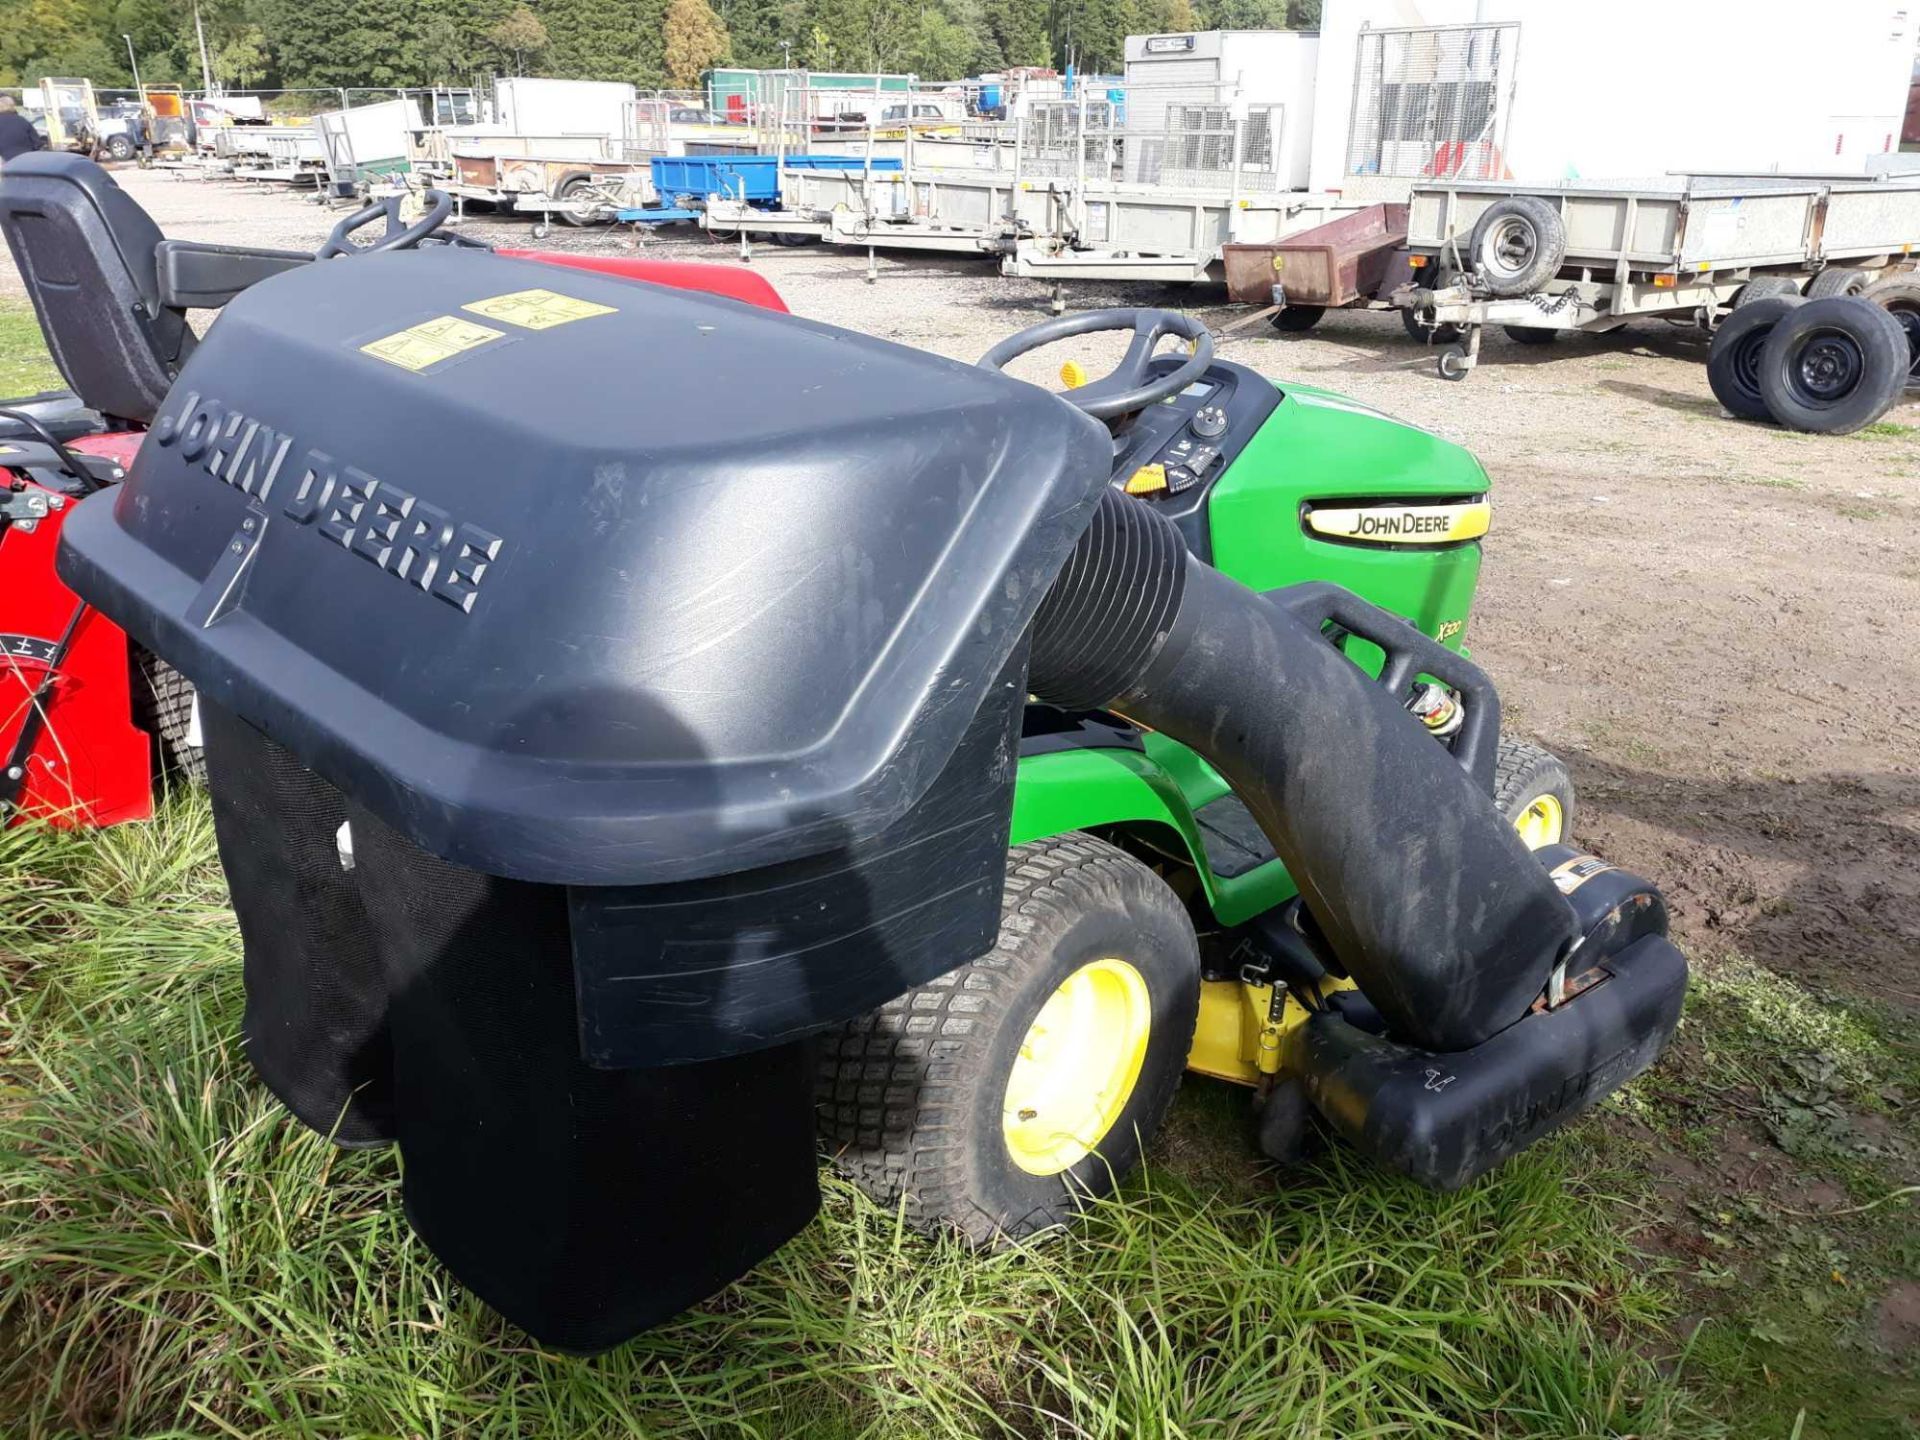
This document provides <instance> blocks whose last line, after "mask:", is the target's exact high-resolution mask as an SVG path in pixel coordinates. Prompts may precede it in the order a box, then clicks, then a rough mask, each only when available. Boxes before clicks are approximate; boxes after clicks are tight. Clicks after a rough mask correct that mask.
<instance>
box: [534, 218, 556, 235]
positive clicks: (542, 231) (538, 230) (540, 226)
mask: <svg viewBox="0 0 1920 1440" xmlns="http://www.w3.org/2000/svg"><path fill="white" fill-rule="evenodd" d="M552 233H553V227H552V226H551V225H549V224H547V222H546V221H544V220H536V221H534V222H533V238H534V239H536V240H544V239H546V238H547V236H549V235H551V234H552Z"/></svg>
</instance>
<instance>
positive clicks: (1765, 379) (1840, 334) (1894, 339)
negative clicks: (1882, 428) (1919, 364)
mask: <svg viewBox="0 0 1920 1440" xmlns="http://www.w3.org/2000/svg"><path fill="white" fill-rule="evenodd" d="M1911 365H1912V359H1911V357H1910V356H1909V354H1908V351H1907V332H1906V331H1905V330H1904V329H1903V328H1902V327H1901V325H1900V322H1899V321H1897V320H1895V319H1894V318H1893V316H1891V315H1890V314H1888V313H1887V312H1886V311H1885V310H1882V309H1881V308H1880V307H1879V306H1878V305H1876V304H1874V303H1873V302H1872V301H1870V300H1862V299H1859V298H1858V297H1855V296H1835V297H1833V298H1832V299H1828V300H1809V301H1807V303H1806V304H1804V305H1801V306H1799V307H1798V308H1797V309H1795V310H1794V312H1793V313H1792V314H1791V315H1788V316H1786V317H1785V318H1784V319H1782V320H1781V321H1780V322H1779V323H1778V324H1777V325H1775V326H1774V327H1773V334H1771V335H1769V336H1768V337H1767V344H1766V349H1764V350H1763V351H1761V354H1760V394H1761V396H1762V397H1763V398H1764V399H1765V400H1766V402H1767V409H1768V411H1769V412H1771V413H1772V415H1773V418H1774V419H1775V420H1777V421H1779V422H1780V423H1781V424H1782V425H1784V426H1786V427H1787V428H1788V429H1790V430H1805V431H1810V432H1812V433H1814V434H1819V435H1847V434H1850V433H1852V432H1853V431H1855V430H1858V429H1860V428H1861V427H1862V426H1864V425H1871V424H1872V423H1873V422H1874V421H1875V420H1878V419H1879V418H1880V417H1881V416H1882V415H1884V414H1886V413H1887V411H1888V410H1889V409H1891V408H1892V406H1893V402H1894V401H1895V400H1897V399H1899V398H1900V390H1901V387H1902V386H1904V385H1905V384H1906V381H1907V371H1908V369H1909V368H1910V367H1911Z"/></svg>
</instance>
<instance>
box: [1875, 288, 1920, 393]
mask: <svg viewBox="0 0 1920 1440" xmlns="http://www.w3.org/2000/svg"><path fill="white" fill-rule="evenodd" d="M1863 298H1865V299H1868V300H1871V301H1872V302H1873V303H1874V304H1876V305H1878V306H1879V307H1880V308H1881V309H1882V310H1884V311H1886V312H1887V313H1888V314H1889V315H1891V316H1893V318H1894V319H1895V320H1896V321H1897V322H1898V323H1899V325H1900V328H1901V329H1902V330H1903V331H1905V332H1906V336H1907V384H1909V385H1920V274H1915V273H1913V272H1911V271H1909V272H1908V273H1906V274H1904V275H1889V276H1888V277H1887V278H1886V279H1884V280H1877V281H1875V282H1874V283H1873V284H1872V285H1869V286H1868V287H1867V289H1866V290H1865V292H1864V295H1863Z"/></svg>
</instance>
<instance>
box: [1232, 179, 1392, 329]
mask: <svg viewBox="0 0 1920 1440" xmlns="http://www.w3.org/2000/svg"><path fill="white" fill-rule="evenodd" d="M1406 240H1407V207H1406V206H1405V205H1369V206H1367V207H1366V208H1365V209H1364V210H1355V211H1353V212H1352V213H1350V214H1347V215H1342V216H1341V217H1340V218H1339V219H1337V220H1329V221H1328V222H1327V223H1326V224H1324V225H1316V226H1314V227H1313V228H1312V229H1311V230H1302V231H1300V232H1299V233H1298V234H1297V235H1289V236H1288V237H1287V238H1286V239H1284V240H1273V241H1268V242H1267V243H1265V244H1259V245H1223V246H1221V247H1220V254H1221V258H1222V260H1223V261H1224V263H1225V267H1226V275H1227V294H1228V295H1229V296H1231V297H1232V298H1233V299H1235V300H1238V301H1240V302H1242V303H1244V304H1248V305H1259V306H1263V307H1271V308H1272V310H1273V312H1274V313H1273V323H1274V324H1275V325H1276V326H1277V327H1278V328H1280V329H1282V330H1307V329H1310V328H1312V326H1313V325H1314V324H1315V323H1316V322H1317V321H1318V320H1319V319H1320V317H1321V316H1322V315H1324V314H1325V313H1326V312H1327V311H1328V310H1332V309H1337V308H1339V307H1341V306H1345V305H1363V304H1365V303H1367V302H1368V301H1369V300H1371V299H1373V297H1375V296H1376V295H1379V294H1381V293H1383V292H1384V291H1386V290H1388V289H1391V288H1392V287H1393V286H1394V285H1396V284H1399V283H1401V282H1403V281H1405V280H1407V279H1410V278H1411V277H1412V273H1413V272H1412V271H1411V270H1410V269H1408V267H1407V263H1406V259H1405V256H1404V255H1403V254H1402V251H1403V250H1404V248H1405V246H1406Z"/></svg>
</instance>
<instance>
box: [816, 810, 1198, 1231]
mask: <svg viewBox="0 0 1920 1440" xmlns="http://www.w3.org/2000/svg"><path fill="white" fill-rule="evenodd" d="M1199 1006H1200V956H1199V948H1198V945H1197V942H1196V941H1195V938H1194V932H1193V925H1192V922H1191V921H1190V920H1189V919H1188V917H1187V912H1186V909H1185V907H1184V906H1183V905H1182V904H1181V903H1180V901H1179V899H1178V898H1177V897H1176V896H1175V895H1174V893H1173V891H1172V890H1171V889H1169V888H1168V887H1167V885H1166V883H1165V882H1164V881H1163V880H1161V879H1160V877H1159V876H1157V875H1155V874H1154V873H1153V871H1151V870H1149V869H1148V868H1147V867H1146V866H1145V865H1143V864H1141V863H1140V862H1139V861H1137V860H1135V859H1133V858H1132V857H1131V856H1129V855H1127V854H1126V853H1125V852H1124V851H1121V850H1119V849H1116V848H1115V847H1114V846H1112V845H1109V844H1107V843H1105V842H1104V841H1100V840H1096V839H1094V838H1092V837H1091V836H1088V835H1083V834H1072V835H1062V836H1056V837H1053V838H1051V839H1046V840H1037V841H1034V842H1032V843H1031V844H1027V845H1021V846H1018V847H1016V848H1015V849H1014V850H1012V851H1011V852H1010V853H1009V854H1008V856H1007V884H1006V893H1005V897H1004V899H1003V901H1002V907H1001V923H1000V936H999V939H998V940H997V941H996V942H995V944H994V948H993V949H992V950H991V951H989V952H988V953H987V954H985V955H983V956H981V957H980V958H979V959H977V960H975V961H972V962H971V963H969V964H966V965H962V966H961V967H960V968H959V969H957V970H953V971H950V972H949V973H947V974H945V975H942V976H940V977H939V978H938V979H935V980H932V981H929V982H928V983H927V984H925V985H922V986H920V987H918V988H917V989H914V990H910V991H908V992H907V993H906V994H905V995H902V996H900V997H898V998H897V999H895V1000H891V1001H889V1002H888V1003H887V1004H886V1005H883V1006H882V1007H881V1008H880V1009H879V1010H876V1011H874V1012H873V1013H871V1014H869V1015H865V1016H862V1017H860V1018H859V1019H857V1020H853V1021H851V1022H849V1023H848V1024H847V1025H846V1026H845V1027H843V1028H842V1029H841V1030H839V1031H837V1032H833V1033H830V1034H829V1035H828V1037H827V1038H826V1040H825V1042H824V1044H823V1046H822V1054H821V1060H820V1066H819V1072H818V1083H817V1088H816V1100H817V1103H818V1108H819V1124H820V1131H821V1136H822V1138H823V1140H824V1141H825V1142H826V1144H827V1147H828V1149H829V1150H830V1151H832V1152H833V1155H834V1161H835V1164H836V1166H837V1167H838V1168H839V1170H840V1171H841V1173H842V1174H844V1175H846V1176H848V1177H849V1178H851V1179H852V1180H853V1181H854V1182H855V1183H856V1184H858V1185H859V1186H860V1188H861V1189H863V1190H865V1191H866V1192H867V1194H869V1195H871V1196H872V1197H873V1198H874V1199H875V1200H876V1201H878V1202H879V1203H880V1204H881V1205H884V1206H887V1207H888V1208H890V1209H891V1208H895V1207H902V1208H903V1209H904V1212H905V1215H906V1218H907V1220H908V1222H909V1223H910V1224H912V1225H913V1226H914V1227H915V1228H916V1229H919V1230H922V1231H926V1232H929V1233H932V1232H936V1231H939V1230H944V1229H950V1230H955V1231H958V1232H959V1233H960V1234H961V1235H962V1236H964V1237H965V1238H966V1239H967V1240H969V1241H971V1242H972V1243H974V1244H976V1245H998V1244H1001V1243H1004V1242H1006V1241H1009V1240H1017V1239H1019V1238H1021V1237H1023V1236H1026V1235H1031V1234H1034V1233H1036V1232H1038V1231H1041V1230H1045V1229H1048V1228H1050V1227H1052V1226H1056V1225H1062V1224H1066V1223H1068V1222H1070V1221H1072V1220H1073V1219H1074V1218H1076V1217H1077V1215H1078V1214H1079V1213H1080V1210H1081V1208H1082V1207H1083V1206H1084V1205H1085V1203H1086V1202H1087V1201H1088V1200H1094V1199H1098V1198H1100V1197H1101V1196H1104V1195H1106V1194H1108V1193H1109V1192H1110V1191H1111V1190H1112V1189H1113V1186H1114V1184H1115V1182H1116V1181H1117V1180H1118V1179H1119V1178H1120V1177H1121V1176H1123V1175H1125V1174H1126V1173H1127V1172H1128V1171H1130V1170H1131V1169H1133V1167H1134V1166H1135V1165H1136V1164H1137V1163H1138V1162H1139V1160H1140V1154H1141V1150H1142V1148H1143V1147H1144V1145H1145V1144H1146V1142H1147V1141H1148V1140H1149V1139H1150V1138H1151V1137H1152V1136H1153V1134H1154V1132H1155V1131H1156V1130H1157V1129H1158V1128H1159V1126H1160V1122H1161V1121H1162V1120H1163V1119H1164V1118H1165V1116H1166V1113H1167V1107H1168V1106H1169V1105H1170V1104H1171V1103H1172V1100H1173V1093H1174V1090H1175V1089H1176V1088H1177V1087H1178V1086H1179V1083H1180V1076H1181V1074H1182V1072H1183V1071H1184V1070H1185V1068H1186V1061H1187V1052H1188V1051H1189V1049H1191V1047H1192V1043H1193V1031H1194V1023H1195V1020H1196V1019H1197V1017H1198V1014H1199Z"/></svg>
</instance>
